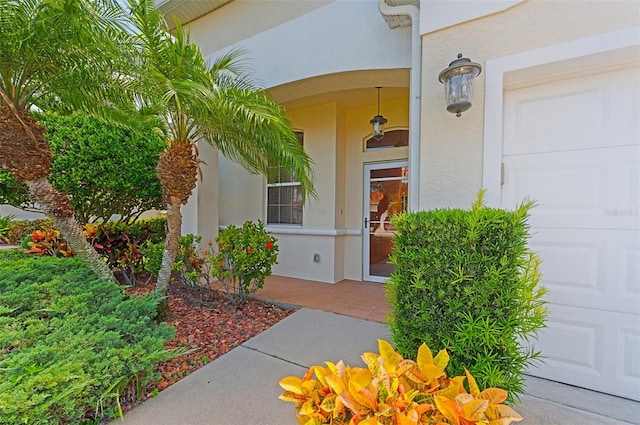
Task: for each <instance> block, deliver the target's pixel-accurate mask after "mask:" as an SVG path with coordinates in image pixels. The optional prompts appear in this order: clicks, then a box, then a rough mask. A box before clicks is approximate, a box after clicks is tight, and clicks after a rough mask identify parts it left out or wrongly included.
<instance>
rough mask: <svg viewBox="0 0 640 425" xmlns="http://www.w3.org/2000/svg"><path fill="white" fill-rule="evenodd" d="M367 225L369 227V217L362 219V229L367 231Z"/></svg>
mask: <svg viewBox="0 0 640 425" xmlns="http://www.w3.org/2000/svg"><path fill="white" fill-rule="evenodd" d="M368 225H369V217H365V218H364V228H365V229H368V228H369V226H368Z"/></svg>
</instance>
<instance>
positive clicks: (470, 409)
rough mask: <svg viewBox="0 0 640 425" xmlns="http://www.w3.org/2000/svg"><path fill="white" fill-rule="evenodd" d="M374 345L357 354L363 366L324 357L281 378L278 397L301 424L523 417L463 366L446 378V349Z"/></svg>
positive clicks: (484, 424)
mask: <svg viewBox="0 0 640 425" xmlns="http://www.w3.org/2000/svg"><path fill="white" fill-rule="evenodd" d="M378 349H379V351H380V354H376V353H364V354H363V355H362V360H363V361H364V362H365V364H366V365H367V367H366V368H358V367H354V368H352V367H349V366H346V365H345V364H344V363H343V362H342V361H340V362H338V363H337V364H334V363H331V362H327V363H326V364H327V367H322V366H312V367H311V368H310V369H309V371H308V372H307V373H306V374H305V375H304V377H303V378H298V377H297V376H289V377H286V378H283V379H282V380H280V382H279V383H280V386H281V387H282V388H283V389H284V390H285V391H284V393H282V394H281V395H280V399H281V400H284V401H287V402H292V403H295V406H296V407H295V414H296V418H297V419H298V423H300V424H302V425H323V424H332V425H356V424H357V425H447V424H455V425H509V424H510V423H511V422H518V421H521V420H522V419H523V418H522V417H521V416H520V415H519V414H518V413H517V412H516V411H514V410H513V409H512V408H510V407H509V406H506V405H504V404H502V403H503V402H504V401H505V400H506V399H507V395H508V394H507V391H505V390H503V389H500V388H488V389H485V390H484V391H480V388H479V387H478V385H477V384H476V381H475V379H474V378H473V376H472V375H471V374H470V373H469V372H468V371H465V372H466V373H465V375H466V376H456V377H455V378H451V379H449V378H447V376H446V374H445V372H444V369H445V367H446V366H447V363H448V362H449V355H448V354H447V352H446V350H441V351H440V352H439V353H438V354H437V355H436V356H435V357H433V355H432V353H431V350H429V348H428V347H427V345H426V344H422V345H421V346H420V348H419V350H418V356H417V359H416V361H413V360H409V359H404V358H403V357H402V356H401V355H400V354H399V353H397V352H396V351H395V350H394V349H393V348H392V347H391V344H389V343H388V342H386V341H383V340H379V341H378ZM465 380H466V381H467V387H468V389H467V387H465V385H464V381H465Z"/></svg>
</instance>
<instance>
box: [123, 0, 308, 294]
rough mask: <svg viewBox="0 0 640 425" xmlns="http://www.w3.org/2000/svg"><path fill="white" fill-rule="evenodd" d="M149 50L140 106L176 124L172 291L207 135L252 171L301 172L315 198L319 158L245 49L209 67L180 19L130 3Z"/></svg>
mask: <svg viewBox="0 0 640 425" xmlns="http://www.w3.org/2000/svg"><path fill="white" fill-rule="evenodd" d="M130 6H131V8H132V14H131V15H132V17H133V20H134V23H133V26H134V27H135V29H136V31H137V32H138V34H139V43H140V48H141V49H142V52H143V53H142V55H141V56H140V57H141V60H142V62H141V64H140V65H141V68H142V69H143V71H144V72H143V74H142V75H141V77H140V81H141V82H142V83H143V84H144V85H145V87H144V89H141V92H144V93H145V98H144V99H140V100H139V102H140V104H142V105H144V106H145V107H146V108H149V109H150V110H155V111H157V113H158V114H159V116H160V117H161V119H163V121H164V122H165V124H166V127H167V128H168V136H167V139H168V144H167V146H168V147H167V149H166V150H165V151H164V152H163V153H162V154H161V155H160V160H159V162H158V167H157V174H158V177H159V179H160V182H161V184H162V193H163V203H164V205H165V208H166V210H167V238H166V242H165V247H164V252H163V257H162V266H161V269H160V272H159V274H158V279H157V284H156V291H158V292H161V293H166V291H167V287H168V282H169V279H170V275H171V266H172V264H173V261H174V260H175V257H176V253H177V250H178V245H179V238H180V231H181V224H182V217H181V214H180V207H181V205H183V204H186V203H187V200H188V199H189V197H190V196H191V193H192V191H193V189H194V188H195V186H196V181H197V176H198V171H199V159H198V149H197V146H196V142H198V141H200V140H202V141H205V142H207V143H209V144H210V145H212V146H213V147H215V148H217V149H218V150H219V151H220V152H221V153H222V154H223V155H225V156H226V157H228V158H230V159H232V160H234V161H236V162H238V163H239V164H241V165H242V166H244V167H245V168H246V169H247V170H248V171H250V172H252V173H261V174H268V173H269V172H270V171H272V170H273V169H274V167H276V166H278V167H283V168H284V169H285V170H287V171H289V172H292V173H295V175H296V176H297V178H298V179H299V181H300V182H301V187H302V191H303V194H305V198H306V195H312V196H315V191H314V186H313V177H312V169H311V160H310V159H309V157H308V156H307V155H306V153H305V152H304V150H303V148H302V146H301V144H300V143H299V142H298V140H297V138H296V136H295V133H294V132H293V130H292V128H291V125H290V123H289V120H288V117H287V115H286V113H285V111H284V109H283V108H282V107H281V106H279V105H278V104H276V103H275V102H273V101H272V100H271V99H270V98H268V97H267V96H266V94H265V93H264V91H263V90H260V89H258V88H257V87H255V85H254V84H253V82H252V81H251V79H250V77H249V75H248V73H246V72H245V70H244V68H243V66H242V63H241V61H240V56H241V54H242V53H240V52H239V51H234V52H231V53H229V54H227V55H224V56H222V57H220V58H219V59H217V60H216V61H215V62H213V63H212V64H207V62H206V61H205V60H204V58H203V56H202V52H201V51H200V49H199V48H198V47H197V46H196V45H195V44H194V43H192V42H191V41H190V40H189V36H188V34H186V33H185V31H184V29H183V28H182V26H181V25H180V24H179V23H178V22H176V28H175V31H174V32H173V34H170V33H169V32H168V31H167V29H166V25H164V20H163V17H162V16H161V15H160V13H159V12H158V11H157V9H156V8H155V5H154V4H153V2H152V1H150V0H140V1H139V2H136V1H134V0H130Z"/></svg>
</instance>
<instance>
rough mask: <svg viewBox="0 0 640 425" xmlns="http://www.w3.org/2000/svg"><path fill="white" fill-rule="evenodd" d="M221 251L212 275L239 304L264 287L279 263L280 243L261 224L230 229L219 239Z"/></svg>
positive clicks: (216, 256) (212, 267)
mask: <svg viewBox="0 0 640 425" xmlns="http://www.w3.org/2000/svg"><path fill="white" fill-rule="evenodd" d="M216 242H217V244H218V252H216V254H215V255H213V256H211V258H210V264H211V274H212V275H213V276H215V277H217V278H218V279H219V280H220V281H221V282H222V283H223V285H224V287H225V290H226V291H227V294H228V295H229V297H230V299H232V300H233V301H234V302H236V303H238V304H239V305H243V304H244V303H246V302H247V297H248V296H249V295H251V294H253V293H254V292H256V291H257V290H258V289H261V288H262V287H263V286H264V279H265V277H267V276H270V275H271V268H272V267H273V265H274V264H276V263H277V260H278V245H277V243H276V242H277V240H276V238H274V237H273V236H271V235H270V234H268V233H267V231H266V229H265V228H264V224H263V223H262V222H261V221H258V222H252V221H247V222H245V223H244V224H243V225H242V227H237V226H233V225H231V226H228V227H227V228H225V229H223V230H222V231H220V234H219V235H218V237H217V238H216Z"/></svg>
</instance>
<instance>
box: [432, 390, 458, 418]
mask: <svg viewBox="0 0 640 425" xmlns="http://www.w3.org/2000/svg"><path fill="white" fill-rule="evenodd" d="M434 399H435V402H436V408H437V409H438V411H439V412H440V413H441V414H442V416H444V417H445V418H447V419H448V420H449V421H451V423H452V424H454V425H460V412H459V410H460V406H459V405H458V403H456V402H455V401H453V400H449V399H447V398H443V397H440V396H435V397H434Z"/></svg>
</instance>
